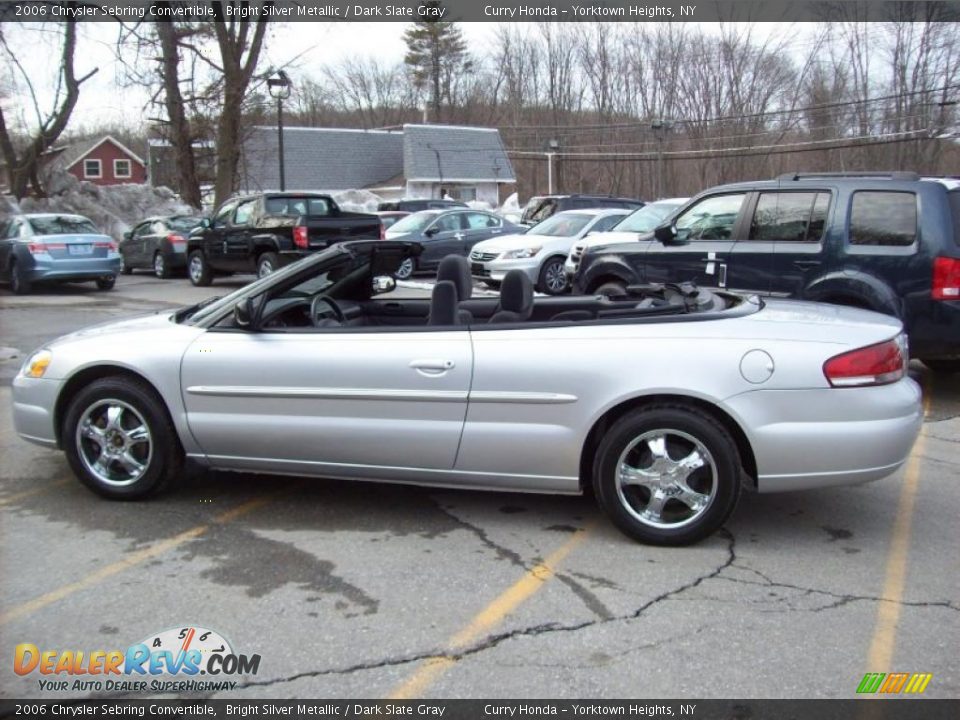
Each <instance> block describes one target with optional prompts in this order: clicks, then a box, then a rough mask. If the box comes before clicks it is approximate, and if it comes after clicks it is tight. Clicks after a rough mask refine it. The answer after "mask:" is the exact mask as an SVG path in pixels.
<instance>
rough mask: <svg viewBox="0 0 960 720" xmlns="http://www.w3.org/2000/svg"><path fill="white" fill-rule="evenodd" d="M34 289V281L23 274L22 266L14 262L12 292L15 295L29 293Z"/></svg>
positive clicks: (11, 274) (11, 270)
mask: <svg viewBox="0 0 960 720" xmlns="http://www.w3.org/2000/svg"><path fill="white" fill-rule="evenodd" d="M32 290H33V283H31V282H30V281H29V280H28V279H27V278H25V277H24V276H23V274H22V273H21V272H20V266H19V265H18V264H17V263H16V262H14V263H13V264H12V265H11V266H10V292H12V293H13V294H14V295H29V294H30V292H31V291H32Z"/></svg>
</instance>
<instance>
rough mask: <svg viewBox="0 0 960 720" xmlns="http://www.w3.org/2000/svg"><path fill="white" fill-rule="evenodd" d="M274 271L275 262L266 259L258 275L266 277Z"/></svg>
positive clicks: (261, 264)
mask: <svg viewBox="0 0 960 720" xmlns="http://www.w3.org/2000/svg"><path fill="white" fill-rule="evenodd" d="M272 272H273V263H271V262H270V261H269V260H264V261H263V262H261V263H260V272H258V273H257V277H266V276H267V275H269V274H270V273H272Z"/></svg>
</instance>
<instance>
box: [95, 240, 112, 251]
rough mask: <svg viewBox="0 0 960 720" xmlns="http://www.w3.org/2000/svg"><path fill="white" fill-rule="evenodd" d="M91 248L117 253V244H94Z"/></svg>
mask: <svg viewBox="0 0 960 720" xmlns="http://www.w3.org/2000/svg"><path fill="white" fill-rule="evenodd" d="M93 246H94V247H95V248H106V249H107V250H110V251H112V252H116V251H117V244H116V243H115V242H95V243H94V244H93Z"/></svg>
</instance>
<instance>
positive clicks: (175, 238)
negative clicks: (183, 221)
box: [167, 233, 187, 248]
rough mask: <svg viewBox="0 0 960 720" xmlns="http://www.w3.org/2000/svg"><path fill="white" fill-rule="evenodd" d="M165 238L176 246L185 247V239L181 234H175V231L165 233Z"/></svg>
mask: <svg viewBox="0 0 960 720" xmlns="http://www.w3.org/2000/svg"><path fill="white" fill-rule="evenodd" d="M167 240H168V241H169V242H170V244H171V245H173V246H174V247H176V248H182V247H185V246H186V244H187V239H186V238H185V237H184V236H183V235H177V234H176V233H171V234H170V235H167Z"/></svg>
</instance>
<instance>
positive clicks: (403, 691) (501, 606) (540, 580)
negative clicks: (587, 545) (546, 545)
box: [388, 527, 590, 700]
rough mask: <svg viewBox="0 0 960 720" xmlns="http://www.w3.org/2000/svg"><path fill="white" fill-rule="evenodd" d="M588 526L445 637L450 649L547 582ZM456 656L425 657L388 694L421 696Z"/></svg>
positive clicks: (396, 697) (500, 617) (488, 626)
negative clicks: (447, 637) (458, 629)
mask: <svg viewBox="0 0 960 720" xmlns="http://www.w3.org/2000/svg"><path fill="white" fill-rule="evenodd" d="M589 530H590V528H589V527H588V528H585V529H582V530H577V531H576V532H575V533H574V534H573V535H572V536H571V537H570V539H569V540H567V542H565V543H564V544H563V545H561V546H560V547H559V548H557V549H556V550H554V551H553V553H552V554H550V555H549V556H548V557H547V558H546V559H545V560H544V561H543V562H541V563H539V564H538V565H537V566H536V567H534V568H532V569H531V570H529V571H528V572H527V573H526V574H524V576H523V577H522V578H520V579H519V580H518V581H517V582H516V583H514V584H513V585H512V586H511V587H509V588H508V589H507V590H506V591H504V592H503V593H502V594H501V595H500V596H499V597H498V598H496V599H495V600H494V601H493V602H491V603H490V604H489V605H487V607H485V608H484V609H483V610H481V611H480V612H479V613H478V614H477V615H476V616H474V618H473V619H472V620H471V621H470V622H469V623H468V624H467V626H466V627H464V628H463V629H462V630H460V631H459V632H458V633H457V634H456V635H454V636H453V637H451V638H450V640H448V641H447V647H448V648H449V650H450V652H451V653H455V652H456V651H457V650H461V649H463V648H464V647H466V646H467V645H469V644H470V643H471V642H473V641H474V640H476V639H477V638H479V637H480V636H481V635H483V634H484V633H486V632H488V631H490V630H491V629H492V628H494V627H495V626H496V625H498V624H499V623H500V622H502V621H503V619H504V618H506V616H507V615H509V614H510V613H511V612H513V611H514V610H516V609H517V607H518V606H519V605H520V604H521V603H523V602H524V601H525V600H527V599H528V598H529V597H530V596H532V595H533V594H535V593H536V592H537V591H538V590H539V589H540V588H542V587H543V585H544V583H546V582H547V580H549V579H550V578H551V577H553V574H554V572H555V568H556V567H557V565H559V564H560V563H561V562H562V561H563V559H564V558H565V557H567V555H569V554H570V552H571V551H572V550H573V549H574V548H575V547H576V546H577V545H579V544H580V542H582V540H583V538H584V537H586V535H587V533H588V532H589ZM456 662H457V660H456V658H453V657H450V656H449V655H438V656H436V657H431V658H427V659H426V660H424V661H423V664H422V665H420V667H419V668H418V669H417V670H415V671H414V673H413V675H411V676H410V677H409V678H408V679H407V680H406V681H404V682H403V683H402V684H400V685H398V686H397V687H396V688H394V690H393V691H392V692H391V693H390V695H389V696H388V698H389V699H391V700H406V699H409V698H417V697H422V696H423V692H424V690H425V689H426V688H427V687H429V686H430V685H431V684H432V683H433V682H434V681H435V680H436V679H437V678H439V677H440V676H441V675H442V674H443V673H445V672H446V671H447V670H448V669H449V668H450V667H452V666H453V665H455V664H456Z"/></svg>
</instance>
